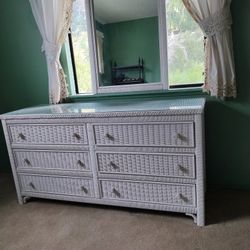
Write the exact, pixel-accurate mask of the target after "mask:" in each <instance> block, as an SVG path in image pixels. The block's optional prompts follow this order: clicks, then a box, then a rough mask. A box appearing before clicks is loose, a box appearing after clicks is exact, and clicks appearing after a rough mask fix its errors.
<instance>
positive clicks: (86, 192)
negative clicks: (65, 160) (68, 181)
mask: <svg viewBox="0 0 250 250" xmlns="http://www.w3.org/2000/svg"><path fill="white" fill-rule="evenodd" d="M81 190H82V191H83V192H84V193H85V194H88V192H89V191H88V189H87V188H86V187H84V186H82V187H81Z"/></svg>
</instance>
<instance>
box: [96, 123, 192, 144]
mask: <svg viewBox="0 0 250 250" xmlns="http://www.w3.org/2000/svg"><path fill="white" fill-rule="evenodd" d="M94 131H95V140H96V144H97V145H131V146H135V145H141V146H179V147H194V133H193V131H194V128H193V123H168V124H167V123H162V124H109V125H95V126H94Z"/></svg>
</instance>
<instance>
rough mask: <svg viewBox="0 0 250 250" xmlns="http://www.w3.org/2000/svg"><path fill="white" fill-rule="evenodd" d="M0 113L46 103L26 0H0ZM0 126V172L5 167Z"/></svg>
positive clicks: (42, 68)
mask: <svg viewBox="0 0 250 250" xmlns="http://www.w3.org/2000/svg"><path fill="white" fill-rule="evenodd" d="M0 10H1V14H0V23H1V34H0V76H1V83H0V103H1V105H0V113H4V112H8V111H11V110H15V109H19V108H23V107H27V106H30V105H38V104H41V103H48V97H47V96H48V95H47V93H48V87H47V85H48V84H47V69H46V63H45V58H44V55H43V54H42V53H41V44H42V41H41V37H40V34H39V32H38V29H37V27H36V23H35V21H34V18H33V16H32V13H31V11H30V7H29V1H16V0H1V1H0ZM9 168H10V167H9V162H8V156H7V152H6V147H5V144H4V138H3V134H2V129H0V172H1V171H5V170H7V169H8V170H9Z"/></svg>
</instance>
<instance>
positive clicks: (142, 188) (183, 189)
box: [101, 180, 195, 206]
mask: <svg viewBox="0 0 250 250" xmlns="http://www.w3.org/2000/svg"><path fill="white" fill-rule="evenodd" d="M101 187H102V195H103V198H105V199H119V200H127V201H140V202H149V203H164V204H172V205H177V206H195V197H194V196H195V195H194V193H195V186H194V185H177V184H176V185H174V184H160V183H159V184H158V183H146V182H129V181H107V180H102V181H101Z"/></svg>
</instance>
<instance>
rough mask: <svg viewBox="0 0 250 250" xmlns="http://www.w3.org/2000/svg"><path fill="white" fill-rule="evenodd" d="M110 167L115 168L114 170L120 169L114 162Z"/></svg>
mask: <svg viewBox="0 0 250 250" xmlns="http://www.w3.org/2000/svg"><path fill="white" fill-rule="evenodd" d="M110 166H111V167H112V168H113V169H115V170H116V169H119V167H118V166H117V165H116V164H115V163H114V162H112V161H111V162H110Z"/></svg>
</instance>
